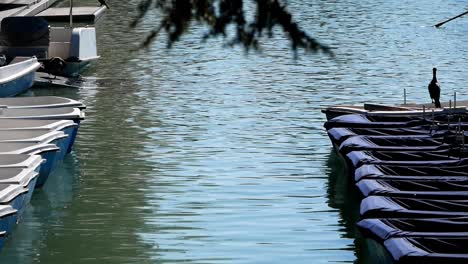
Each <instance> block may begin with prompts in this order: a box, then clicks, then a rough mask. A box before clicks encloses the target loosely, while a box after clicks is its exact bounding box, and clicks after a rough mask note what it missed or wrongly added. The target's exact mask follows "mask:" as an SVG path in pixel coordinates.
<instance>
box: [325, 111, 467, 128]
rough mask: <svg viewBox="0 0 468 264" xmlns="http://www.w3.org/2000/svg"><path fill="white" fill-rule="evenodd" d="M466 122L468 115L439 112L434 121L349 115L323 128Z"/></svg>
mask: <svg viewBox="0 0 468 264" xmlns="http://www.w3.org/2000/svg"><path fill="white" fill-rule="evenodd" d="M465 112H466V111H465ZM467 120H468V115H466V114H448V112H439V113H437V114H435V115H434V119H432V117H421V116H392V115H372V114H367V115H366V114H350V115H342V116H338V117H335V118H333V119H331V120H329V121H327V122H325V124H324V127H325V128H326V129H327V130H328V129H331V128H334V127H353V128H354V127H356V128H398V127H415V126H422V125H431V124H432V123H434V124H439V125H443V124H447V123H455V122H461V123H465V122H466V121H467Z"/></svg>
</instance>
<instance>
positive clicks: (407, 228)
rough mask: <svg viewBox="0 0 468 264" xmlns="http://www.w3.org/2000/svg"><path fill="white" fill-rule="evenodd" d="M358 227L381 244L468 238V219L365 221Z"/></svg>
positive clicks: (388, 219) (381, 219) (358, 224)
mask: <svg viewBox="0 0 468 264" xmlns="http://www.w3.org/2000/svg"><path fill="white" fill-rule="evenodd" d="M357 226H358V227H359V230H360V231H361V232H362V233H364V234H366V235H367V236H369V237H372V238H374V239H375V240H377V241H379V242H383V241H385V240H387V239H390V238H397V237H468V217H457V218H455V217H454V218H440V219H439V218H428V219H424V218H423V219H411V218H380V219H363V220H361V221H359V222H358V223H357Z"/></svg>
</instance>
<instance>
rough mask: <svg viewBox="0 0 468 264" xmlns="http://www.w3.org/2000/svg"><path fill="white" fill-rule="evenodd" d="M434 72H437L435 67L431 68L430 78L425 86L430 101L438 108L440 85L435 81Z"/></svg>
mask: <svg viewBox="0 0 468 264" xmlns="http://www.w3.org/2000/svg"><path fill="white" fill-rule="evenodd" d="M436 73H437V68H432V80H431V82H430V83H429V85H428V87H427V88H428V89H429V95H430V96H431V99H432V103H434V104H435V107H436V108H440V107H441V105H440V101H439V99H440V85H439V82H437V76H436Z"/></svg>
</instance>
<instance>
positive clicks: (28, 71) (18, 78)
mask: <svg viewBox="0 0 468 264" xmlns="http://www.w3.org/2000/svg"><path fill="white" fill-rule="evenodd" d="M40 65H41V64H40V63H39V62H38V61H37V59H36V58H35V57H16V58H15V59H13V60H12V61H11V62H9V63H8V64H6V65H3V66H0V97H10V96H15V95H17V94H20V93H22V92H24V91H26V90H28V89H29V88H31V86H32V85H33V84H34V74H35V72H36V70H37V69H39V67H40Z"/></svg>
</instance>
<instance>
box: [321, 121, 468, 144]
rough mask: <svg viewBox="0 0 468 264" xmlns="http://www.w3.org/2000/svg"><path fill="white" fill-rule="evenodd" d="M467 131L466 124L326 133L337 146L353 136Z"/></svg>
mask: <svg viewBox="0 0 468 264" xmlns="http://www.w3.org/2000/svg"><path fill="white" fill-rule="evenodd" d="M458 128H460V129H462V130H468V124H466V123H463V124H462V125H458V124H457V125H455V124H451V125H443V126H430V125H425V126H417V127H409V128H349V127H336V128H331V129H329V130H328V131H327V133H328V136H329V138H330V140H331V141H332V142H333V143H334V144H335V145H337V146H339V145H341V143H342V142H343V141H345V140H346V139H348V138H350V137H353V136H408V135H426V136H428V135H433V136H434V135H443V134H445V133H447V131H448V130H449V129H450V130H455V129H458Z"/></svg>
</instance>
